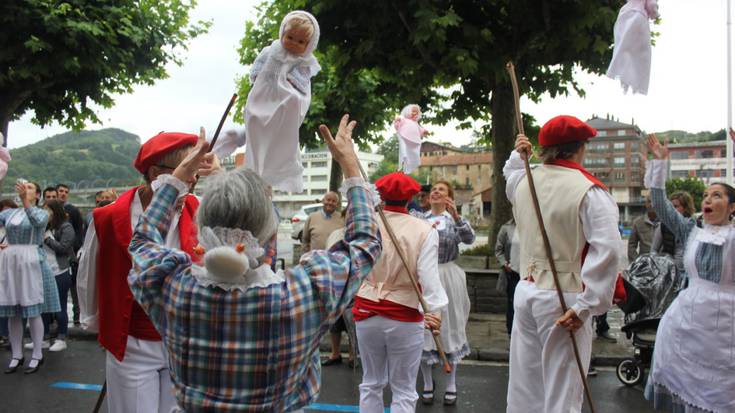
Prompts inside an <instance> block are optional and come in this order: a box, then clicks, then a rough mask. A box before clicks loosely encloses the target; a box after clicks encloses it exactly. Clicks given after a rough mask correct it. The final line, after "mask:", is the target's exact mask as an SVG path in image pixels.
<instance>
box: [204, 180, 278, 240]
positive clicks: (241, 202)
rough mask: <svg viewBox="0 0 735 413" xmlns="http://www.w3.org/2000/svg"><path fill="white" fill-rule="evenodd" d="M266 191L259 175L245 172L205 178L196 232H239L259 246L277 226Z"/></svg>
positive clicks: (266, 185) (266, 186)
mask: <svg viewBox="0 0 735 413" xmlns="http://www.w3.org/2000/svg"><path fill="white" fill-rule="evenodd" d="M267 188H268V184H267V183H266V182H265V181H264V180H263V179H262V178H261V177H259V176H258V174H256V173H255V172H253V171H251V170H249V169H245V168H238V169H235V170H232V171H228V172H223V173H221V174H218V175H215V176H212V177H210V178H208V179H207V189H206V190H205V191H204V196H203V197H202V201H201V203H200V205H199V209H198V211H197V222H198V225H199V228H202V227H212V228H214V227H224V228H238V229H242V230H247V231H250V232H251V233H252V234H253V236H254V237H256V238H258V241H260V242H261V243H263V242H265V241H267V240H269V239H270V237H271V236H273V234H274V233H275V232H276V230H277V224H278V223H277V222H276V219H275V216H274V212H273V204H272V203H271V200H270V197H268V194H267Z"/></svg>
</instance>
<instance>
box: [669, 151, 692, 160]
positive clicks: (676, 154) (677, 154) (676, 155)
mask: <svg viewBox="0 0 735 413" xmlns="http://www.w3.org/2000/svg"><path fill="white" fill-rule="evenodd" d="M688 158H689V153H688V152H686V151H673V152H671V159H688Z"/></svg>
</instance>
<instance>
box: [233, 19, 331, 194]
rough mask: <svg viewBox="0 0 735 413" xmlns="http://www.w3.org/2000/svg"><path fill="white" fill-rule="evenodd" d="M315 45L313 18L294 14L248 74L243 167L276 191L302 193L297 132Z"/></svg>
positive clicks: (308, 93)
mask: <svg viewBox="0 0 735 413" xmlns="http://www.w3.org/2000/svg"><path fill="white" fill-rule="evenodd" d="M318 41H319V24H318V23H317V21H316V19H315V18H314V16H312V15H311V14H309V13H307V12H305V11H293V12H291V13H289V14H287V15H286V17H284V19H283V22H281V31H280V37H279V39H277V40H275V41H273V43H271V45H270V46H267V47H265V48H263V50H261V51H260V54H259V55H258V57H257V58H256V59H255V62H253V66H252V68H251V69H250V82H251V83H252V85H253V87H252V89H250V94H248V101H247V103H246V104H245V116H244V117H245V135H246V137H247V142H246V146H245V151H246V155H245V167H246V168H248V169H252V170H254V171H255V172H257V173H258V174H259V175H260V176H261V177H262V178H263V179H264V180H265V181H266V182H268V183H269V184H271V186H272V187H273V188H274V189H278V190H281V191H288V192H302V191H303V186H304V184H303V178H302V177H301V174H302V172H303V167H302V166H301V154H300V151H299V127H300V126H301V124H302V123H303V121H304V117H305V116H306V112H307V111H308V110H309V104H310V103H311V78H312V77H313V76H314V75H316V74H317V72H319V70H320V69H321V67H320V66H319V63H318V62H317V60H316V58H314V56H313V52H314V49H315V48H316V45H317V43H318Z"/></svg>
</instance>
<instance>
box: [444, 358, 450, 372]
mask: <svg viewBox="0 0 735 413" xmlns="http://www.w3.org/2000/svg"><path fill="white" fill-rule="evenodd" d="M444 372H445V373H447V374H449V373H451V372H452V365H451V364H449V362H448V361H445V362H444Z"/></svg>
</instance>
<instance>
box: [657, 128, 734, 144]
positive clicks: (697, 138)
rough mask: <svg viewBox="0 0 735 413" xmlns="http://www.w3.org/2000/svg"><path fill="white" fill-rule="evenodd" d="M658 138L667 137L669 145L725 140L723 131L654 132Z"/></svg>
mask: <svg viewBox="0 0 735 413" xmlns="http://www.w3.org/2000/svg"><path fill="white" fill-rule="evenodd" d="M656 136H658V137H659V138H664V137H668V138H669V142H670V143H694V142H710V141H722V140H725V130H724V129H720V130H718V131H717V132H709V131H703V132H697V133H691V132H686V131H683V130H667V131H664V132H656Z"/></svg>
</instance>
